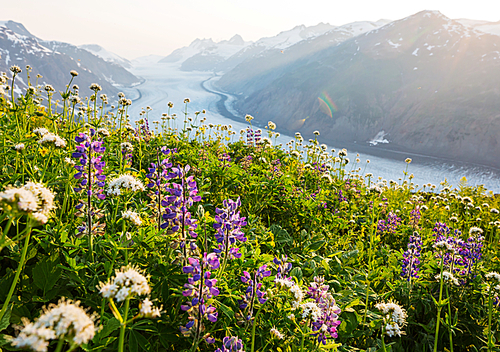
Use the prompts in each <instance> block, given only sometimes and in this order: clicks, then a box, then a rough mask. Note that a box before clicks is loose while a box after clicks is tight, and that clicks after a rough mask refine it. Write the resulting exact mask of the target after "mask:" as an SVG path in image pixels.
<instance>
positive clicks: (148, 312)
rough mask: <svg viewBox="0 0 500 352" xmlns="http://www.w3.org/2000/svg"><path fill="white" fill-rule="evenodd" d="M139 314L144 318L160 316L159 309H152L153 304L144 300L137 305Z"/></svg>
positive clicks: (147, 299)
mask: <svg viewBox="0 0 500 352" xmlns="http://www.w3.org/2000/svg"><path fill="white" fill-rule="evenodd" d="M139 314H140V315H141V316H143V317H145V318H158V317H159V316H160V315H161V308H158V307H153V302H151V301H150V300H149V298H146V299H145V300H144V301H142V302H141V304H140V305H139Z"/></svg>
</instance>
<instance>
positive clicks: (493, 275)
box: [485, 271, 500, 283]
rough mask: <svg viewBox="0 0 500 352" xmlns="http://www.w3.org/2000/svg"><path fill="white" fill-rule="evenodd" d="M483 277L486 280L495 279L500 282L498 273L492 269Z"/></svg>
mask: <svg viewBox="0 0 500 352" xmlns="http://www.w3.org/2000/svg"><path fill="white" fill-rule="evenodd" d="M485 277H486V279H487V280H496V281H497V282H499V283H500V274H499V273H497V272H494V271H492V272H490V273H488V274H486V276H485Z"/></svg>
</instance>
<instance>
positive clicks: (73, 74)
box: [69, 70, 78, 77]
mask: <svg viewBox="0 0 500 352" xmlns="http://www.w3.org/2000/svg"><path fill="white" fill-rule="evenodd" d="M69 74H70V75H71V76H73V77H76V76H78V72H76V71H75V70H71V71H69Z"/></svg>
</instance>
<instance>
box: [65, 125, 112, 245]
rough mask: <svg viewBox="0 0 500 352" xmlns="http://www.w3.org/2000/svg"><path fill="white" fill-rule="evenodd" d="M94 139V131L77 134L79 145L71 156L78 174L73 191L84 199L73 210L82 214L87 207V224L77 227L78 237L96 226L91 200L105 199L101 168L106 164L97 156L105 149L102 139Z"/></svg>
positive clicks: (76, 139) (75, 176)
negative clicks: (77, 181)
mask: <svg viewBox="0 0 500 352" xmlns="http://www.w3.org/2000/svg"><path fill="white" fill-rule="evenodd" d="M96 137H97V134H96V131H95V130H94V129H92V128H91V129H90V133H89V134H86V133H79V134H78V136H76V137H75V141H76V142H77V143H79V144H77V146H76V151H75V152H73V153H72V155H71V156H72V157H73V158H74V159H78V162H77V163H76V165H75V166H74V167H75V169H76V170H77V171H78V172H77V173H76V174H75V175H74V178H75V179H77V180H79V185H78V187H75V188H74V190H75V192H77V193H80V192H82V193H84V198H82V199H80V201H79V203H78V204H77V205H76V206H75V208H76V209H77V210H79V211H81V212H82V213H83V210H82V208H83V207H84V206H86V207H87V209H86V211H85V214H86V217H87V220H86V222H87V223H86V224H85V225H82V226H79V227H78V236H82V235H83V234H84V232H85V231H87V232H88V234H90V233H91V232H92V231H93V230H94V227H96V225H97V224H94V226H92V217H93V216H94V215H95V214H96V212H95V210H94V208H93V207H92V200H93V199H94V198H97V199H99V200H103V199H104V198H106V195H105V193H104V190H103V188H104V183H105V182H104V181H105V180H106V175H104V174H103V168H104V166H106V163H105V162H104V161H102V155H99V154H103V153H104V152H105V151H106V148H105V147H103V146H102V144H103V141H102V139H101V138H97V139H95V138H96ZM83 191H85V192H83ZM101 227H102V226H101Z"/></svg>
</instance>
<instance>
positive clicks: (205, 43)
mask: <svg viewBox="0 0 500 352" xmlns="http://www.w3.org/2000/svg"><path fill="white" fill-rule="evenodd" d="M24 25H26V26H27V27H28V28H29V24H28V23H24ZM24 25H23V24H21V23H17V22H13V21H5V22H0V71H5V72H7V71H8V70H9V67H10V66H11V65H18V66H20V67H22V68H24V66H26V65H30V66H31V67H33V72H32V75H31V76H32V77H31V84H35V79H36V74H41V75H42V76H43V78H40V79H39V80H38V83H39V84H44V83H50V84H52V85H54V86H55V88H56V90H61V91H62V90H63V89H64V88H65V85H66V84H67V83H68V81H69V78H70V76H69V71H70V70H77V71H78V72H79V76H78V77H77V80H75V82H76V83H77V84H78V85H79V86H80V88H81V92H82V93H81V94H82V95H85V92H86V90H87V87H88V86H89V85H90V84H91V83H94V82H95V83H98V84H100V85H101V86H102V87H103V92H104V93H106V94H108V96H110V97H111V98H112V99H111V103H113V99H114V100H115V101H116V96H117V94H118V92H120V91H123V92H125V93H126V95H127V97H128V98H130V99H133V100H134V102H133V105H132V106H131V107H130V109H129V114H130V116H131V119H135V120H137V119H139V116H140V115H139V114H140V112H141V111H142V109H143V108H146V106H150V107H152V108H153V110H152V111H151V112H149V113H148V117H149V120H150V121H155V120H156V121H158V120H160V117H161V114H162V113H165V112H167V103H168V102H169V101H172V102H173V103H174V110H173V111H175V112H176V113H177V114H178V115H179V114H180V110H181V108H183V105H182V102H183V100H184V98H187V97H189V98H190V101H191V103H190V105H189V110H190V111H191V113H193V112H194V111H197V110H198V111H201V110H203V109H206V110H207V113H206V117H207V123H214V124H218V123H220V124H232V126H233V128H234V129H235V130H236V131H237V132H238V131H239V130H240V129H243V128H246V127H247V126H248V124H247V123H246V122H245V121H244V116H245V115H246V114H250V115H252V116H254V117H255V120H254V122H255V123H256V124H257V125H259V126H264V125H266V124H267V122H268V121H273V122H275V123H276V124H277V126H278V130H279V131H280V132H281V134H282V137H281V138H280V140H279V141H278V143H279V142H282V143H283V144H284V143H286V142H288V141H289V140H290V138H291V137H290V136H293V134H294V133H295V132H297V131H298V132H301V133H302V135H303V136H304V137H305V138H306V139H308V138H312V132H313V131H315V130H319V131H320V132H321V135H320V136H319V140H320V142H322V143H326V144H328V145H329V146H331V147H333V148H335V149H337V150H338V148H342V147H347V149H348V151H349V154H350V157H351V159H355V156H354V155H352V153H356V152H360V153H361V154H362V157H361V159H362V161H363V162H364V161H365V160H366V159H370V160H371V163H370V164H369V165H367V166H366V172H372V173H374V174H375V176H379V175H380V176H382V177H384V178H387V179H389V178H392V179H395V180H397V179H398V178H399V177H402V176H403V171H404V168H405V164H404V159H405V158H406V157H411V158H413V159H414V163H413V164H412V165H411V167H410V170H411V172H412V173H414V174H415V175H416V177H417V178H416V179H415V182H416V183H419V184H423V183H427V182H432V183H439V182H440V181H443V179H444V177H448V181H450V182H451V183H452V184H454V185H456V184H457V183H458V182H459V180H460V178H461V177H462V176H466V177H467V179H468V180H469V182H470V183H472V184H486V185H487V188H488V189H492V190H495V191H496V192H498V191H500V183H499V177H498V170H499V169H500V161H499V159H498V158H497V157H496V156H497V155H498V153H500V140H499V138H500V137H499V136H500V89H499V87H498V82H499V81H500V22H488V21H473V20H466V19H455V20H454V19H450V18H448V17H446V16H445V15H444V14H442V13H440V12H438V11H422V12H419V13H416V14H414V15H412V16H409V17H406V18H403V19H400V20H396V21H391V20H387V19H381V20H379V21H375V22H371V21H360V22H353V23H349V24H346V25H342V26H334V25H330V24H327V23H319V24H318V25H315V26H304V25H299V26H296V27H294V28H292V29H289V30H285V31H283V32H281V33H279V34H278V35H276V36H272V37H266V38H261V39H259V40H257V41H247V40H245V39H244V38H242V37H241V36H240V35H238V34H234V35H233V36H230V37H229V38H230V39H227V40H221V41H214V40H212V39H196V40H195V41H193V42H192V43H191V44H190V45H189V46H186V47H182V48H178V49H177V50H174V51H173V52H172V53H171V54H170V55H168V56H154V55H152V56H147V55H146V56H143V57H140V58H137V59H134V60H128V59H126V58H123V57H121V56H119V55H116V54H114V53H112V52H110V51H108V50H106V49H105V48H103V47H102V46H100V45H97V44H87V45H80V46H76V45H72V44H70V43H63V42H58V41H46V40H44V39H42V38H38V37H37V36H36V35H34V34H32V33H30V32H29V31H28V30H27V29H26V27H24ZM20 77H21V78H22V79H19V80H17V81H16V86H15V87H14V88H15V92H16V93H17V94H19V93H21V92H23V91H24V90H25V89H26V88H27V86H28V83H27V81H26V80H25V79H24V78H23V76H20ZM221 99H222V100H221ZM360 166H361V167H363V168H364V167H365V165H364V164H362V165H360Z"/></svg>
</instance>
